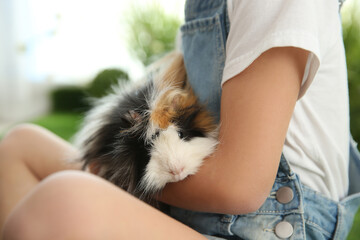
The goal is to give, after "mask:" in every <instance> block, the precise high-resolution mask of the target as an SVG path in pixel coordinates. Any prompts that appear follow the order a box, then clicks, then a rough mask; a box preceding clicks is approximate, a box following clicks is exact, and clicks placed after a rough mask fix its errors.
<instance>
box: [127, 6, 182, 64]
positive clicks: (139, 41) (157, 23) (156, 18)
mask: <svg viewBox="0 0 360 240" xmlns="http://www.w3.org/2000/svg"><path fill="white" fill-rule="evenodd" d="M181 23H182V21H181V20H180V18H179V17H177V16H175V15H172V14H169V13H167V12H166V11H165V10H164V8H163V7H161V6H160V5H159V4H158V3H156V2H151V3H148V4H145V5H144V6H139V5H134V6H132V9H131V10H130V12H129V13H128V16H127V24H128V29H127V33H128V34H127V38H128V39H127V42H128V44H129V49H130V51H131V52H132V53H133V54H134V55H135V56H136V57H137V58H138V59H139V60H140V61H141V62H142V63H143V64H144V65H145V66H147V65H149V64H150V63H152V62H154V61H155V60H156V59H158V58H160V57H161V56H163V55H164V54H165V53H166V52H169V51H171V50H173V49H174V47H175V39H176V35H177V32H178V30H179V27H180V25H181Z"/></svg>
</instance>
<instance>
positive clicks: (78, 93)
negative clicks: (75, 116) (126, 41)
mask: <svg viewBox="0 0 360 240" xmlns="http://www.w3.org/2000/svg"><path fill="white" fill-rule="evenodd" d="M128 80H129V77H128V74H127V73H126V72H124V71H123V70H120V69H115V68H111V69H105V70H102V71H101V72H99V73H98V74H97V75H96V76H95V78H94V79H93V80H92V81H91V82H90V83H89V84H88V85H87V86H84V87H82V86H61V87H58V88H56V89H54V90H53V91H52V92H51V93H50V97H51V102H52V111H53V112H70V113H71V112H75V113H76V112H79V113H83V112H86V111H87V110H89V108H90V102H89V98H100V97H103V96H105V95H107V94H108V93H109V92H111V88H112V86H113V85H114V84H117V83H118V82H120V83H121V82H127V81H128Z"/></svg>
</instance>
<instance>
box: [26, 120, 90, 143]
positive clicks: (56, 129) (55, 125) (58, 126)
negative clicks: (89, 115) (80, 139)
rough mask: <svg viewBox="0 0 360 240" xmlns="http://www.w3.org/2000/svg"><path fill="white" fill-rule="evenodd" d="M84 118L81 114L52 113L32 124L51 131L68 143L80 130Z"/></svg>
mask: <svg viewBox="0 0 360 240" xmlns="http://www.w3.org/2000/svg"><path fill="white" fill-rule="evenodd" d="M82 116H83V115H82V114H79V113H52V114H49V115H47V116H44V117H40V118H38V119H35V120H34V121H32V123H34V124H37V125H39V126H42V127H44V128H46V129H48V130H50V131H51V132H53V133H55V134H56V135H58V136H59V137H61V138H63V139H65V140H66V141H70V140H71V138H72V136H73V135H74V134H75V133H76V132H77V131H78V129H79V126H80V124H81V121H82Z"/></svg>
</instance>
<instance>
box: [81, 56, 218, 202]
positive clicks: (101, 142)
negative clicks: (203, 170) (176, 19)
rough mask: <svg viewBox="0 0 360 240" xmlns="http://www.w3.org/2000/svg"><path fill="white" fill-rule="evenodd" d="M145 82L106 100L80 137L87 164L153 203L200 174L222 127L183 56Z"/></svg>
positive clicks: (97, 105) (112, 95) (102, 102)
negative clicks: (192, 81) (202, 98)
mask: <svg viewBox="0 0 360 240" xmlns="http://www.w3.org/2000/svg"><path fill="white" fill-rule="evenodd" d="M166 59H167V60H169V59H171V63H170V64H168V65H167V66H166V67H165V70H162V71H160V72H158V73H157V74H156V76H155V77H153V78H152V79H151V80H148V81H146V82H145V83H144V84H143V85H141V86H137V85H135V84H131V85H130V86H127V88H125V89H120V88H118V89H115V90H114V93H112V94H110V95H108V96H106V97H104V98H102V99H100V100H99V101H98V102H97V103H96V105H95V107H94V108H93V109H92V110H91V111H90V112H89V114H88V115H87V116H86V118H85V121H84V124H83V127H82V129H81V130H80V131H79V133H78V134H77V137H76V140H77V141H76V142H77V145H78V146H79V148H80V150H81V151H82V161H83V163H84V168H87V167H88V168H89V169H90V171H91V172H93V173H96V174H98V175H99V176H101V177H104V178H105V179H107V180H109V181H111V182H113V183H114V184H116V185H118V186H119V187H121V188H123V189H125V190H126V191H128V192H130V193H131V194H133V195H135V196H137V197H139V198H141V199H143V200H145V201H148V202H150V201H151V200H152V199H153V198H154V196H155V194H156V193H158V192H159V191H160V190H161V189H162V188H163V187H164V186H165V184H166V183H168V182H176V181H180V180H183V179H184V178H185V177H187V176H188V175H191V174H195V173H196V172H197V170H198V169H199V167H200V166H201V164H202V162H203V159H204V158H205V157H207V156H209V155H210V154H211V153H212V152H213V151H214V149H215V147H216V144H217V140H216V126H215V124H214V122H213V119H212V117H211V116H210V114H209V113H208V112H207V111H206V109H205V108H204V106H203V105H201V104H200V103H199V101H198V99H197V97H196V96H195V94H194V93H193V91H192V89H191V87H190V85H189V83H188V82H187V79H186V71H185V67H184V63H183V58H182V55H181V54H179V53H172V54H171V55H170V56H168V57H167V58H166Z"/></svg>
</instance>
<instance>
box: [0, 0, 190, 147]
mask: <svg viewBox="0 0 360 240" xmlns="http://www.w3.org/2000/svg"><path fill="white" fill-rule="evenodd" d="M184 3H185V0H174V1H166V0H157V1H149V0H126V1H125V0H121V1H119V0H101V1H100V0H94V1H86V0H75V1H73V0H52V1H48V0H0V136H1V134H4V131H5V130H6V129H8V128H9V127H11V126H13V125H14V124H16V123H19V122H35V123H38V124H40V125H43V126H45V127H47V128H49V129H50V130H52V131H54V132H55V133H56V134H58V135H60V136H61V137H63V138H64V139H66V140H69V139H70V137H71V135H73V133H74V132H75V131H76V129H77V127H78V125H79V123H80V121H81V116H82V113H83V112H84V111H86V110H87V109H88V107H89V106H88V104H87V101H86V98H87V97H100V96H102V95H103V94H106V92H107V91H108V90H109V86H110V85H111V84H112V83H114V82H116V81H117V80H118V79H122V80H123V81H128V80H129V79H131V80H137V79H139V78H141V77H142V76H143V75H144V70H145V67H146V66H147V65H148V64H149V63H151V62H152V61H154V60H155V59H157V58H159V57H161V56H162V55H164V54H165V53H166V52H169V51H170V50H172V49H173V48H174V43H175V37H176V34H177V31H178V28H179V26H180V24H181V23H182V22H183V19H184V14H183V12H184Z"/></svg>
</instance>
